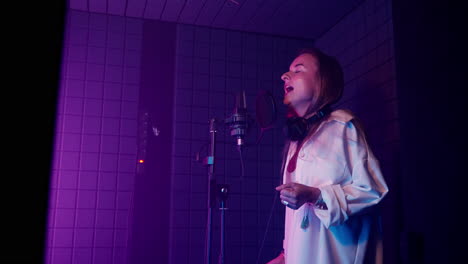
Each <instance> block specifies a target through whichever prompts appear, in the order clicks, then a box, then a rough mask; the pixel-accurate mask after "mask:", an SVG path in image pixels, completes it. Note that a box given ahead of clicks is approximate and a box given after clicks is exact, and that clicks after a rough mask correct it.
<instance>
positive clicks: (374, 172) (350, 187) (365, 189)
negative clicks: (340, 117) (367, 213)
mask: <svg viewBox="0 0 468 264" xmlns="http://www.w3.org/2000/svg"><path fill="white" fill-rule="evenodd" d="M360 131H361V130H358V129H357V128H356V126H355V125H354V124H353V122H351V121H350V122H348V123H347V126H346V128H345V129H344V135H343V136H344V137H343V138H344V142H343V146H344V148H343V151H344V156H345V159H346V163H347V166H348V169H349V171H350V174H351V180H350V181H347V183H346V184H332V185H327V186H322V187H320V188H319V189H320V191H321V194H322V199H323V202H324V203H325V204H326V207H327V208H326V209H325V210H323V209H319V208H315V209H314V210H315V214H316V215H317V217H318V218H319V219H320V220H321V222H322V223H323V224H324V225H325V227H327V228H328V227H330V226H333V225H339V224H341V223H343V222H344V221H346V220H347V219H348V218H349V217H350V216H352V215H354V214H357V213H359V212H361V211H363V210H364V209H366V208H368V207H370V206H373V205H375V204H377V203H379V202H380V201H381V200H382V198H383V197H384V196H385V195H386V194H387V192H388V187H387V184H386V183H385V180H384V178H383V175H382V172H381V170H380V166H379V162H378V160H377V159H376V158H375V157H374V156H373V154H372V152H371V151H370V150H369V147H368V145H367V143H366V140H365V137H364V135H363V134H362V133H361V132H360Z"/></svg>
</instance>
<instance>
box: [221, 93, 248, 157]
mask: <svg viewBox="0 0 468 264" xmlns="http://www.w3.org/2000/svg"><path fill="white" fill-rule="evenodd" d="M248 121H249V116H248V114H247V103H246V100H245V91H242V92H240V93H238V94H236V106H235V107H234V110H233V112H232V115H231V116H230V117H228V118H226V119H225V121H224V123H225V124H226V125H228V126H229V129H230V130H231V136H233V137H235V138H236V145H237V147H239V148H240V147H242V146H243V145H244V144H245V141H244V139H245V135H246V134H247V128H248V126H249V122H248Z"/></svg>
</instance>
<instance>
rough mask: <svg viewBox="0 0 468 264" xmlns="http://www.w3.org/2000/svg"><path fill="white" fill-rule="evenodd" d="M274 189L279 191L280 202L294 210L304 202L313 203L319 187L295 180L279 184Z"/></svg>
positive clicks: (318, 193)
mask: <svg viewBox="0 0 468 264" xmlns="http://www.w3.org/2000/svg"><path fill="white" fill-rule="evenodd" d="M276 190H277V191H280V198H281V202H282V203H283V204H284V205H286V206H287V207H289V208H291V209H294V210H297V209H299V208H300V207H301V206H302V205H303V204H305V203H315V202H316V201H317V199H318V197H319V195H320V189H318V188H315V187H310V186H307V185H303V184H300V183H296V182H290V183H286V184H283V185H280V186H278V187H276Z"/></svg>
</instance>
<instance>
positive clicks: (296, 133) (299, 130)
mask: <svg viewBox="0 0 468 264" xmlns="http://www.w3.org/2000/svg"><path fill="white" fill-rule="evenodd" d="M284 134H285V135H286V137H288V138H289V139H290V140H292V141H298V140H301V139H304V138H305V136H306V135H307V120H306V119H304V118H302V117H291V118H288V119H287V120H286V126H285V128H284Z"/></svg>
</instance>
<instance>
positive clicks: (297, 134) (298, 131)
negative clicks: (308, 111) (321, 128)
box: [283, 105, 332, 141]
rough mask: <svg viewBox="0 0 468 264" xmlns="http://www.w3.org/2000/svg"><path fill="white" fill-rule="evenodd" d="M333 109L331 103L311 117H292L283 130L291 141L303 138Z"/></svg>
mask: <svg viewBox="0 0 468 264" xmlns="http://www.w3.org/2000/svg"><path fill="white" fill-rule="evenodd" d="M331 111H332V109H331V107H330V105H326V106H324V107H322V108H321V109H320V110H319V111H317V113H316V114H315V115H313V116H311V117H309V118H304V117H300V116H294V117H290V118H288V119H287V120H286V126H285V127H284V129H283V132H284V134H285V136H286V137H287V138H289V139H290V140H291V141H299V140H303V139H304V138H305V137H306V136H307V133H308V132H309V129H310V127H311V126H312V125H313V124H315V123H317V122H318V121H319V120H321V119H322V118H323V117H324V116H326V115H328V114H329V113H330V112H331Z"/></svg>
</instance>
